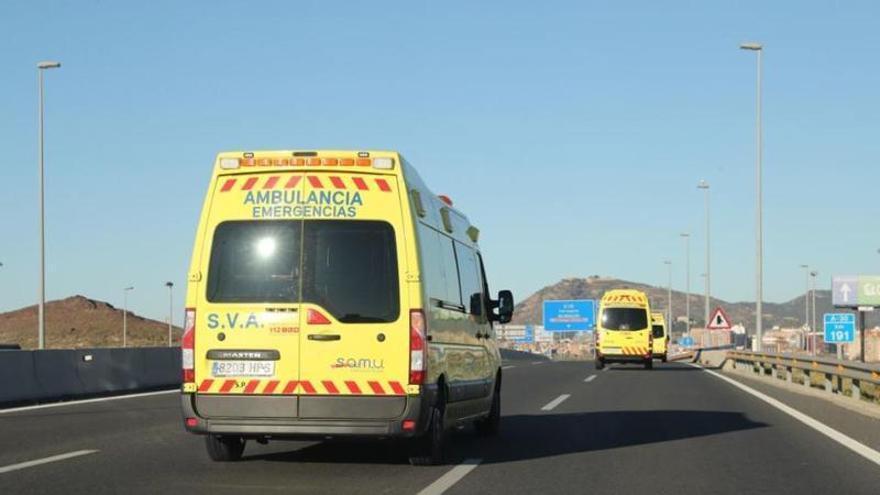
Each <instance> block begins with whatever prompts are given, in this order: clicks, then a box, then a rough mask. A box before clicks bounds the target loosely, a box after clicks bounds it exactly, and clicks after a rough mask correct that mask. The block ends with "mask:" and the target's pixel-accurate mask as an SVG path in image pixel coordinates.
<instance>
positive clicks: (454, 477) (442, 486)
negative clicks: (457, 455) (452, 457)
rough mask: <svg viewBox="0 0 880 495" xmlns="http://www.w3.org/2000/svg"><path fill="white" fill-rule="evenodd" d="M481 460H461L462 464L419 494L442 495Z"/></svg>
mask: <svg viewBox="0 0 880 495" xmlns="http://www.w3.org/2000/svg"><path fill="white" fill-rule="evenodd" d="M481 462H483V460H482V459H465V460H463V461H461V464H459V465H458V466H455V467H454V468H452V469H450V470H449V471H447V472H446V474H444V475H443V476H441V477H439V478H437V480H436V481H434V482H433V483H431V484H430V485H428V486H426V487H425V488H424V489H422V491H420V492H419V493H418V495H440V494H441V493H443V492H445V491H446V490H449V489H450V488H452V485H454V484H456V483H458V482H459V481H460V480H461V479H462V478H464V477H465V476H467V474H468V473H470V472H471V471H473V470H474V469H476V467H477V466H479V465H480V463H481Z"/></svg>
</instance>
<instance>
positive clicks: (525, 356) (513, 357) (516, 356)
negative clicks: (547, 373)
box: [501, 349, 550, 361]
mask: <svg viewBox="0 0 880 495" xmlns="http://www.w3.org/2000/svg"><path fill="white" fill-rule="evenodd" d="M501 359H502V360H503V361H535V360H538V361H549V360H550V358H548V357H547V356H545V355H543V354H535V353H532V352H525V351H515V350H513V349H501Z"/></svg>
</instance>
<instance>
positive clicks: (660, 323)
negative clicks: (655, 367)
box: [651, 312, 669, 363]
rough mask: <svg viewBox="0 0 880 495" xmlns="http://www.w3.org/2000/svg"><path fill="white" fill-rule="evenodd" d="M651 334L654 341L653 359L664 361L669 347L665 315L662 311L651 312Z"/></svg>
mask: <svg viewBox="0 0 880 495" xmlns="http://www.w3.org/2000/svg"><path fill="white" fill-rule="evenodd" d="M651 336H652V337H653V343H654V348H653V352H654V359H659V360H660V361H662V362H664V363H665V362H666V358H667V352H668V349H669V333H668V332H667V331H666V317H665V316H663V313H656V312H654V313H651Z"/></svg>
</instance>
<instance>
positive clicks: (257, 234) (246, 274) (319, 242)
mask: <svg viewBox="0 0 880 495" xmlns="http://www.w3.org/2000/svg"><path fill="white" fill-rule="evenodd" d="M398 278H399V274H398V271H397V245H396V242H395V238H394V229H393V228H392V227H391V225H390V224H388V223H387V222H379V221H357V220H354V221H352V220H309V221H305V222H303V221H297V220H279V221H276V220H272V221H266V220H263V221H233V222H224V223H221V224H220V225H218V226H217V229H216V230H215V232H214V243H213V247H212V249H211V261H210V267H209V269H208V282H207V294H206V295H207V299H208V301H210V302H224V303H272V302H275V303H296V302H300V301H302V302H309V303H314V304H317V305H319V306H321V307H322V308H323V309H325V310H327V311H328V312H329V313H330V314H332V315H333V317H334V318H336V319H337V320H339V321H340V322H342V323H384V322H391V321H396V320H397V318H398V316H399V313H400V302H399V301H400V291H399V287H398V285H399V284H398Z"/></svg>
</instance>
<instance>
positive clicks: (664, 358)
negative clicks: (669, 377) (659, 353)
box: [660, 354, 666, 363]
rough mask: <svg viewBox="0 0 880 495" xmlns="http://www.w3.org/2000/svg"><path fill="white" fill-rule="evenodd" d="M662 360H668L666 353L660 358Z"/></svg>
mask: <svg viewBox="0 0 880 495" xmlns="http://www.w3.org/2000/svg"><path fill="white" fill-rule="evenodd" d="M660 361H661V362H664V363H665V362H666V354H664V355H663V357H662V358H660Z"/></svg>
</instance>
